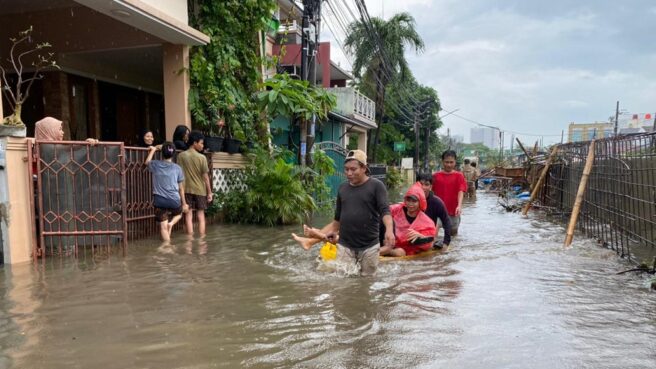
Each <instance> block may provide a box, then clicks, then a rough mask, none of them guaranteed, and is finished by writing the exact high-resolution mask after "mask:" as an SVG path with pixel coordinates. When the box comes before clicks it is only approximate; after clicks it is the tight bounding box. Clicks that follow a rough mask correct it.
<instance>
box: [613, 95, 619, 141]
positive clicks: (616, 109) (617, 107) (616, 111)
mask: <svg viewBox="0 0 656 369" xmlns="http://www.w3.org/2000/svg"><path fill="white" fill-rule="evenodd" d="M619 118H620V102H619V101H618V102H617V106H615V129H614V130H613V136H615V137H617V121H618V119H619Z"/></svg>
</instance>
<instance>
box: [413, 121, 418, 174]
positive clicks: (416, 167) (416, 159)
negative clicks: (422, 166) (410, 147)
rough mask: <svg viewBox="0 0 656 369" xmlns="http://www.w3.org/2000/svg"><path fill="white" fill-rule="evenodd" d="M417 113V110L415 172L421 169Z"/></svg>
mask: <svg viewBox="0 0 656 369" xmlns="http://www.w3.org/2000/svg"><path fill="white" fill-rule="evenodd" d="M417 114H418V113H417V111H415V162H414V165H413V167H414V168H415V173H417V171H418V170H419V120H418V117H417Z"/></svg>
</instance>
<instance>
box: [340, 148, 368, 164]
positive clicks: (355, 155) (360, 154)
mask: <svg viewBox="0 0 656 369" xmlns="http://www.w3.org/2000/svg"><path fill="white" fill-rule="evenodd" d="M351 159H355V160H357V161H359V162H360V163H361V164H362V165H367V154H365V153H364V151H362V150H351V151H349V152H348V154H346V158H345V159H344V161H348V160H351Z"/></svg>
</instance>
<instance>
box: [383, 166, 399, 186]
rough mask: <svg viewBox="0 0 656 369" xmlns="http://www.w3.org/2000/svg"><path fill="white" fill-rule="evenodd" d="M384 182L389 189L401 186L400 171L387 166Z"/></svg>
mask: <svg viewBox="0 0 656 369" xmlns="http://www.w3.org/2000/svg"><path fill="white" fill-rule="evenodd" d="M385 184H387V188H389V189H393V188H399V187H401V185H402V184H403V176H402V175H401V171H400V170H398V169H396V168H395V167H391V166H390V167H387V176H386V178H385Z"/></svg>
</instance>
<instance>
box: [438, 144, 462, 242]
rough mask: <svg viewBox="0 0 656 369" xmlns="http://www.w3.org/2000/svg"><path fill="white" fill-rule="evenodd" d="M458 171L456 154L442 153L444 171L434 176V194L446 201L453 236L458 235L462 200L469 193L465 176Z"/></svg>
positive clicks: (450, 152) (450, 151)
mask: <svg viewBox="0 0 656 369" xmlns="http://www.w3.org/2000/svg"><path fill="white" fill-rule="evenodd" d="M455 169H456V152H455V151H453V150H447V151H445V152H443V153H442V170H441V171H439V172H437V173H434V174H433V193H434V194H435V196H437V197H439V198H440V199H441V200H442V201H444V205H446V210H447V212H448V213H449V218H450V219H451V235H452V236H455V235H456V234H458V227H459V226H460V214H461V213H462V198H463V196H464V194H465V192H467V181H466V180H465V176H464V175H463V174H462V173H461V172H458V171H457V170H455Z"/></svg>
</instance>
